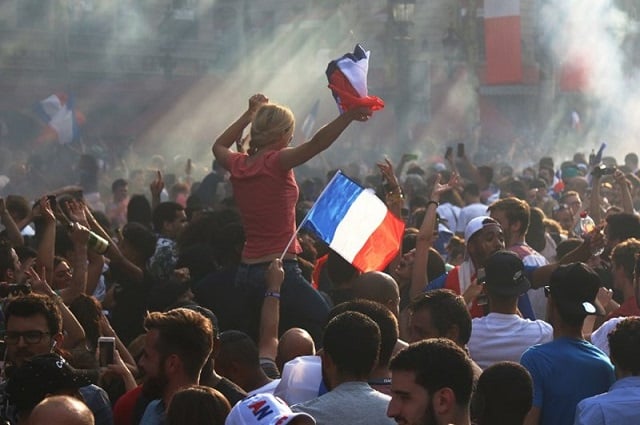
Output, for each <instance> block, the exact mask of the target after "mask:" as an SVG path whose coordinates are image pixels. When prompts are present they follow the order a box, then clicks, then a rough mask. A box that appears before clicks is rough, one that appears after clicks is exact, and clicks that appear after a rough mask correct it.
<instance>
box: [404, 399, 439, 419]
mask: <svg viewBox="0 0 640 425" xmlns="http://www.w3.org/2000/svg"><path fill="white" fill-rule="evenodd" d="M393 419H394V420H395V421H396V423H397V424H399V425H438V420H437V419H436V415H435V413H433V405H432V404H431V400H429V403H428V404H427V407H426V409H425V411H424V413H423V415H422V416H420V417H419V418H418V419H416V420H415V421H411V420H407V419H406V418H403V417H402V416H396V417H394V418H393Z"/></svg>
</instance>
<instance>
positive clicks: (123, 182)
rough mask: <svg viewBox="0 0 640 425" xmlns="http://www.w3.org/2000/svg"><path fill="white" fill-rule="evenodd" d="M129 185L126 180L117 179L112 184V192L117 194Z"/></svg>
mask: <svg viewBox="0 0 640 425" xmlns="http://www.w3.org/2000/svg"><path fill="white" fill-rule="evenodd" d="M128 184H129V183H127V181H126V180H125V179H115V180H114V181H113V183H111V192H115V191H116V190H118V189H120V188H122V187H125V186H127V185H128Z"/></svg>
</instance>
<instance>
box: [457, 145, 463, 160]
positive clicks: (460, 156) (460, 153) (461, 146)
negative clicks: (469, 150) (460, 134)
mask: <svg viewBox="0 0 640 425" xmlns="http://www.w3.org/2000/svg"><path fill="white" fill-rule="evenodd" d="M463 156H464V143H458V158H462V157H463Z"/></svg>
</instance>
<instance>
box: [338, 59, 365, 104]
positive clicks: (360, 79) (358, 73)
mask: <svg viewBox="0 0 640 425" xmlns="http://www.w3.org/2000/svg"><path fill="white" fill-rule="evenodd" d="M365 54H366V56H367V57H366V58H364V59H360V60H359V61H357V62H354V61H353V60H351V59H349V58H344V59H340V60H339V61H338V68H340V71H342V73H343V74H344V75H345V77H347V78H348V79H349V81H350V82H351V85H352V86H353V88H354V89H356V91H357V92H358V94H359V95H360V96H362V97H366V96H368V89H367V73H368V72H369V56H370V52H369V51H368V50H367V51H366V52H365Z"/></svg>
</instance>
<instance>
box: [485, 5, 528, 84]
mask: <svg viewBox="0 0 640 425" xmlns="http://www.w3.org/2000/svg"><path fill="white" fill-rule="evenodd" d="M520 34H521V31H520V0H484V38H485V51H486V59H487V68H486V75H485V82H486V84H515V83H520V82H522V48H521V44H520V43H521V40H520V39H521V35H520Z"/></svg>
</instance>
